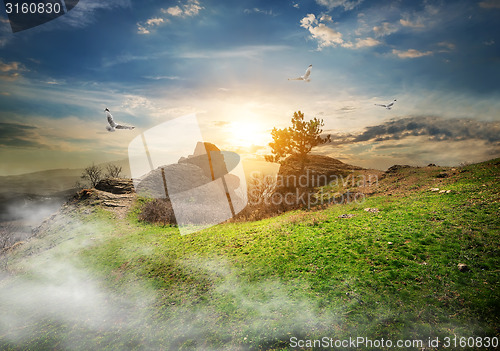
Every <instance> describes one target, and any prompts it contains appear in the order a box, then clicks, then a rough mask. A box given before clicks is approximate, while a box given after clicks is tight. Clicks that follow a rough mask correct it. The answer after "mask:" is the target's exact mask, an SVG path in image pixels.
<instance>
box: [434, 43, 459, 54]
mask: <svg viewBox="0 0 500 351" xmlns="http://www.w3.org/2000/svg"><path fill="white" fill-rule="evenodd" d="M437 45H438V46H440V47H442V49H441V50H440V52H450V51H453V50H455V48H456V45H455V44H453V43H450V42H448V41H442V42H439V43H437Z"/></svg>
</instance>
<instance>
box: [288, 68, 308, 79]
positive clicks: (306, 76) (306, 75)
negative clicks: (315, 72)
mask: <svg viewBox="0 0 500 351" xmlns="http://www.w3.org/2000/svg"><path fill="white" fill-rule="evenodd" d="M312 67H313V65H309V67H307V70H306V73H304V75H303V76H300V77H297V78H288V80H303V81H306V82H309V81H310V80H311V79H310V78H309V77H310V76H311V68H312Z"/></svg>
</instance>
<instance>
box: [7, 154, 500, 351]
mask: <svg viewBox="0 0 500 351" xmlns="http://www.w3.org/2000/svg"><path fill="white" fill-rule="evenodd" d="M499 166H500V160H499V159H496V160H492V161H489V162H485V163H481V164H478V165H470V166H467V167H463V168H460V169H457V170H456V171H455V173H453V175H452V176H450V177H448V178H436V174H437V173H439V172H440V171H441V169H437V170H431V171H429V170H428V169H404V170H402V171H401V173H398V174H396V175H394V176H391V177H387V178H385V179H382V180H381V181H380V184H379V193H378V194H375V195H373V196H371V197H369V198H367V200H366V202H365V203H363V204H348V205H342V206H340V205H336V206H331V207H328V208H326V209H323V210H318V211H312V210H311V211H293V212H289V213H286V214H284V215H282V216H279V217H275V218H271V219H267V220H262V221H258V222H251V223H225V224H221V225H217V226H214V227H212V228H209V229H206V230H203V231H201V232H198V233H195V234H190V235H186V236H181V235H180V234H179V232H178V230H177V229H176V228H175V227H170V226H165V227H163V226H154V225H148V224H144V223H141V222H139V221H137V219H136V214H137V211H135V212H132V213H131V214H130V216H129V217H128V219H127V220H124V221H118V222H117V221H116V220H115V219H114V218H113V216H112V215H111V214H110V213H108V212H106V211H104V210H100V209H95V210H94V211H93V212H91V213H88V214H84V213H82V212H81V211H80V213H73V214H71V216H73V219H74V221H67V220H66V221H64V222H61V223H57V222H56V223H54V225H53V226H52V227H51V228H50V229H49V230H48V232H47V233H46V234H45V235H44V236H43V237H41V238H37V239H36V240H33V242H31V243H29V244H27V245H26V247H25V248H24V251H22V250H20V251H19V252H18V253H17V254H16V256H14V257H13V258H12V263H11V264H10V266H9V267H10V269H11V271H12V272H16V273H18V274H20V275H21V276H25V277H30V268H29V267H30V264H29V262H30V261H34V262H39V260H40V258H41V257H44V255H47V252H52V253H51V255H50V257H51V258H53V257H56V258H58V259H59V260H62V261H64V262H66V261H68V262H74V264H75V265H77V266H78V268H79V269H84V270H85V271H86V272H90V275H91V276H92V277H93V278H95V279H96V280H97V281H98V286H99V288H101V289H103V290H104V291H106V292H108V293H109V296H110V298H109V299H110V303H111V304H115V303H116V304H118V305H119V306H122V305H121V303H123V301H126V302H127V303H129V302H130V301H133V303H132V305H133V307H130V306H129V307H127V308H125V310H126V311H128V313H129V314H131V315H133V316H139V317H137V319H136V320H128V321H121V320H119V321H118V322H117V321H116V320H114V321H113V325H112V326H111V327H107V328H104V329H103V330H97V331H96V330H95V329H92V328H89V327H88V325H87V324H86V323H83V322H81V321H77V322H71V321H68V320H64V321H63V322H61V321H57V320H56V321H50V320H49V321H47V320H45V319H43V320H40V321H39V323H40V326H39V327H37V328H34V330H36V333H34V334H33V335H34V336H33V337H32V338H31V339H29V338H28V339H26V338H25V339H21V340H20V341H19V340H18V341H16V342H14V341H12V338H9V335H11V334H12V332H10V331H9V332H7V333H4V334H3V335H0V346H4V348H5V349H12V350H14V349H29V348H30V347H31V349H64V347H65V346H64V345H66V344H65V343H64V340H72V339H73V338H74V337H75V335H85V338H82V337H79V338H78V340H79V342H80V344H79V343H74V344H72V345H73V346H74V348H76V349H86V348H88V347H89V345H90V346H92V347H96V345H97V346H98V347H99V348H101V347H102V348H106V349H113V350H115V349H116V350H121V349H150V348H152V349H172V350H177V349H186V350H189V349H263V350H270V349H273V350H282V349H283V350H285V349H288V347H289V344H290V343H289V339H290V337H292V336H296V337H298V338H299V339H300V338H304V339H316V338H321V337H324V336H326V337H329V338H330V337H331V338H333V339H345V338H349V337H350V336H351V337H354V338H355V337H358V336H362V337H368V338H371V339H381V338H384V339H392V340H397V339H422V340H428V338H429V337H430V338H436V337H439V338H440V339H441V340H443V338H444V337H453V335H454V334H456V335H458V336H464V337H469V336H474V337H480V336H490V337H493V336H499V329H498V326H499V325H500V324H499V312H500V308H499V300H498V291H500V289H499V284H498V283H499V282H498V279H499V268H498V267H499V266H500V252H499V251H500V250H499V229H500V220H499V218H500V216H499V214H500V210H499V209H500V202H499V200H500V196H499V185H498V184H499V175H500V171H499ZM410 179H411V181H409V180H410ZM430 187H439V188H442V189H447V190H452V192H451V193H449V194H439V193H436V192H430V191H429V190H428V189H429V188H430ZM366 207H371V208H378V209H379V210H380V212H378V213H370V212H366V211H364V208H366ZM345 213H349V214H353V215H354V217H352V218H348V219H343V218H339V215H341V214H345ZM89 228H92V229H91V231H92V235H89V230H90V229H89ZM68 235H69V236H70V237H72V238H73V239H72V244H71V245H69V244H68V243H67V241H68ZM88 236H92V238H93V240H91V241H90V242H89V240H88ZM65 245H66V246H65ZM26 252H31V254H32V255H31V256H30V257H28V258H25V257H24V256H23V255H25V253H26ZM26 262H28V263H26ZM458 263H465V264H467V265H468V267H469V270H468V271H467V272H460V271H459V270H458V268H457V264H458ZM26 279H32V278H26ZM120 308H121V309H123V308H124V307H123V306H122V307H120ZM125 319H126V318H125ZM139 321H140V323H139ZM135 323H137V325H136V324H135ZM0 331H1V332H2V333H3V332H4V331H3V330H0ZM34 345H46V346H43V347H41V348H39V347H38V346H36V347H35V346H34ZM360 349H362V348H360Z"/></svg>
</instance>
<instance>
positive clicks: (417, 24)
mask: <svg viewBox="0 0 500 351" xmlns="http://www.w3.org/2000/svg"><path fill="white" fill-rule="evenodd" d="M399 23H401V25H402V26H404V27H410V28H425V25H424V23H423V22H422V18H416V19H414V20H410V19H408V18H406V19H404V18H401V19H400V20H399Z"/></svg>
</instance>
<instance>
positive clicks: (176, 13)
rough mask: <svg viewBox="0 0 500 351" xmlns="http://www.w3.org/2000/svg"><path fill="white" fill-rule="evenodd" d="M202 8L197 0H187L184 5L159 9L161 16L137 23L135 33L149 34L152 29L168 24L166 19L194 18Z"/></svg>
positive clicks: (168, 20)
mask: <svg viewBox="0 0 500 351" xmlns="http://www.w3.org/2000/svg"><path fill="white" fill-rule="evenodd" d="M202 9H203V7H202V6H200V2H199V1H198V0H188V1H187V2H186V3H185V4H181V5H176V6H172V7H169V8H166V9H161V10H160V12H161V13H162V14H163V16H156V17H152V18H150V19H148V20H147V21H146V22H144V23H142V22H138V23H137V33H139V34H151V31H152V29H153V28H154V27H158V26H161V25H163V24H166V23H168V22H170V19H169V18H167V17H193V16H196V15H197V14H198V13H199V12H200V10H202Z"/></svg>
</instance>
